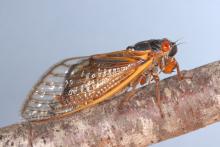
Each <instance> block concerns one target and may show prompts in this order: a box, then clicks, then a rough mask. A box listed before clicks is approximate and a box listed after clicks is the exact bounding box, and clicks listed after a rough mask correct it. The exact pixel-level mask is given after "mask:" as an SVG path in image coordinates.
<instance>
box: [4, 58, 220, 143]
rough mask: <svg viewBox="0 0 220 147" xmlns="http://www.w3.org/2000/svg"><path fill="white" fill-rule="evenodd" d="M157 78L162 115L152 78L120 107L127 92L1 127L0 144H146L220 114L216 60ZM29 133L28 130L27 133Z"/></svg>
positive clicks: (219, 65)
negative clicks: (56, 116) (64, 113)
mask: <svg viewBox="0 0 220 147" xmlns="http://www.w3.org/2000/svg"><path fill="white" fill-rule="evenodd" d="M185 76H187V77H192V79H184V80H182V81H178V80H177V77H176V76H173V77H170V78H167V79H165V80H163V81H161V82H160V87H161V99H162V101H161V107H162V111H163V113H164V118H161V116H160V113H159V109H158V107H157V105H156V104H155V91H154V86H155V85H154V84H152V85H148V86H147V87H143V88H140V89H139V90H138V91H137V93H136V94H135V96H134V98H133V99H132V100H131V101H130V102H129V103H128V104H127V105H126V106H125V107H124V108H123V109H122V110H119V109H118V106H119V104H120V102H121V100H122V99H123V97H126V94H123V95H121V96H118V97H115V98H114V99H112V100H109V101H106V102H103V103H101V104H99V105H96V106H94V107H92V108H88V109H85V110H83V111H80V112H79V113H75V114H73V115H72V116H70V117H68V118H63V119H60V120H56V121H50V122H44V123H35V124H31V126H32V127H31V128H32V132H31V133H30V126H29V124H28V123H27V122H23V123H20V124H15V125H11V126H8V127H5V128H1V129H0V146H12V145H14V146H28V144H29V145H31V143H30V140H31V142H32V144H33V146H39V147H41V146H44V147H45V146H50V147H52V146H54V147H58V146H59V147H60V146H65V147H66V146H69V147H73V146H76V147H79V146H81V147H88V146H91V147H93V146H94V147H97V146H105V147H107V146H137V147H140V146H143V147H144V146H146V145H149V144H153V143H157V142H160V141H163V140H166V139H168V138H173V137H175V136H179V135H181V134H185V133H188V132H190V131H193V130H196V129H199V128H202V127H205V126H207V125H209V124H212V123H214V122H217V121H219V120H220V61H218V62H214V63H211V64H208V65H205V66H202V67H199V68H196V69H193V70H190V71H186V72H185ZM30 134H31V135H30Z"/></svg>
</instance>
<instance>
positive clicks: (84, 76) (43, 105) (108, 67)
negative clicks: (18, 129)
mask: <svg viewBox="0 0 220 147" xmlns="http://www.w3.org/2000/svg"><path fill="white" fill-rule="evenodd" d="M176 51H177V47H176V44H175V43H174V42H170V41H169V40H167V39H161V40H148V41H143V42H139V43H137V44H135V45H134V46H129V47H128V48H127V49H126V50H122V51H118V52H113V53H107V54H98V55H93V56H88V57H79V58H70V59H66V60H63V61H61V62H60V63H58V64H56V65H54V66H53V67H52V68H51V69H49V71H48V72H47V73H46V74H45V75H44V76H43V77H42V78H41V79H40V80H39V82H38V83H37V84H36V85H35V86H34V87H33V89H32V91H31V92H30V94H29V96H28V99H27V100H26V102H25V104H24V106H23V109H22V116H23V118H25V119H27V120H29V121H40V120H47V119H51V118H59V117H63V116H66V115H69V114H72V113H74V112H77V111H79V110H82V109H85V108H87V107H89V106H92V105H95V104H98V103H100V102H102V101H104V100H107V99H109V98H111V97H112V96H114V95H116V94H118V93H120V92H121V91H123V90H125V89H126V88H128V87H129V86H130V87H132V88H135V87H136V85H137V84H139V83H141V84H142V85H143V84H146V83H147V80H146V78H148V79H151V78H153V79H154V80H155V81H156V83H157V81H158V80H159V77H158V75H157V73H158V70H161V71H163V72H165V73H170V72H172V71H173V69H174V68H177V69H178V64H177V62H176V61H175V59H174V57H173V56H174V55H175V54H176ZM131 85H133V86H131ZM158 88H159V87H157V89H158ZM157 97H159V95H158V96H157ZM158 101H159V100H158Z"/></svg>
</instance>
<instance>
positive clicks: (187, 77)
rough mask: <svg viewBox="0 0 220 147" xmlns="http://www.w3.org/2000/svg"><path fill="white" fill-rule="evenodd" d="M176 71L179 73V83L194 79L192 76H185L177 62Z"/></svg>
mask: <svg viewBox="0 0 220 147" xmlns="http://www.w3.org/2000/svg"><path fill="white" fill-rule="evenodd" d="M176 71H177V76H178V79H179V81H181V80H184V79H192V76H185V75H184V74H182V73H181V72H180V67H179V64H178V62H177V61H176Z"/></svg>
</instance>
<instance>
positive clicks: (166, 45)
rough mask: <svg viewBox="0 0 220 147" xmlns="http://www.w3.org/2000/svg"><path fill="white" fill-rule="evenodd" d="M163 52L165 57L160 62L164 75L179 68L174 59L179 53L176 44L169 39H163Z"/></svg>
mask: <svg viewBox="0 0 220 147" xmlns="http://www.w3.org/2000/svg"><path fill="white" fill-rule="evenodd" d="M161 51H163V56H162V58H161V59H160V60H159V66H160V69H161V70H162V71H163V72H164V73H171V72H173V70H174V69H175V68H176V67H177V62H176V60H175V58H174V56H175V54H176V53H177V45H176V42H171V41H169V40H168V39H163V40H162V41H161Z"/></svg>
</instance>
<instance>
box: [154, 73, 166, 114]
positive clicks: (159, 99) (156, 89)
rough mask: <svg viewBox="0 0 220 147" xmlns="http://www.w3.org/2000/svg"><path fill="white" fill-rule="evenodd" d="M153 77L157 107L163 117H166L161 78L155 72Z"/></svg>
mask: <svg viewBox="0 0 220 147" xmlns="http://www.w3.org/2000/svg"><path fill="white" fill-rule="evenodd" d="M152 76H153V79H154V81H155V94H156V103H157V106H158V108H159V110H160V114H161V117H164V115H163V111H162V109H161V97H160V78H159V76H158V73H155V72H153V73H152Z"/></svg>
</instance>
